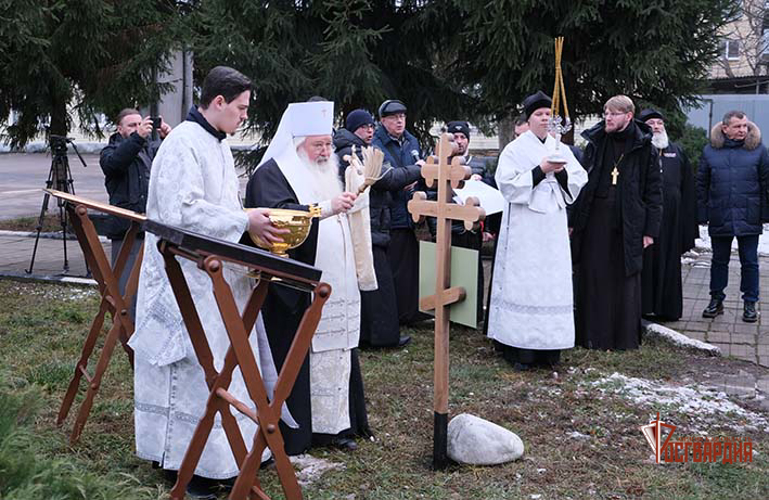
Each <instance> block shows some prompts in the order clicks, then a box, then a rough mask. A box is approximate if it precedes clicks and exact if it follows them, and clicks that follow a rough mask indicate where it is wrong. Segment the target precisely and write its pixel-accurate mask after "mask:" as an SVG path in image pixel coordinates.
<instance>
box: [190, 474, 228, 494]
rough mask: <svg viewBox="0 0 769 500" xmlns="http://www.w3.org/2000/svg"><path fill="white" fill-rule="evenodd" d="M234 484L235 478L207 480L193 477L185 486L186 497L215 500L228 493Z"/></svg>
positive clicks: (196, 476)
mask: <svg viewBox="0 0 769 500" xmlns="http://www.w3.org/2000/svg"><path fill="white" fill-rule="evenodd" d="M234 484H235V478H230V479H209V478H207V477H202V476H198V475H193V476H192V479H191V480H190V482H189V484H187V495H189V496H190V498H195V499H198V500H216V499H217V498H219V495H220V494H222V493H223V492H225V491H229V490H231V489H232V487H233V486H234Z"/></svg>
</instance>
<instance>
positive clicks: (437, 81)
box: [0, 0, 737, 145]
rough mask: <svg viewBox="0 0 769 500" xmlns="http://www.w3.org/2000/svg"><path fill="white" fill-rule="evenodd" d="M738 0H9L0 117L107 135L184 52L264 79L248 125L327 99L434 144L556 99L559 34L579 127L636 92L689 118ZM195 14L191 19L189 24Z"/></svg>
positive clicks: (24, 134)
mask: <svg viewBox="0 0 769 500" xmlns="http://www.w3.org/2000/svg"><path fill="white" fill-rule="evenodd" d="M736 8H737V7H736V2H733V1H732V0H675V1H674V0H612V1H610V0H589V1H584V2H561V1H558V0H542V1H534V0H518V1H511V0H462V1H460V0H445V1H436V0H432V1H430V0H400V1H396V0H315V1H311V0H277V1H275V0H269V1H268V0H207V1H205V2H202V1H194V0H188V1H181V0H178V1H173V0H153V1H151V2H146V1H141V0H123V1H116V0H78V1H75V0H59V1H54V0H44V1H40V2H29V1H26V0H0V19H2V23H0V69H2V71H0V116H4V115H7V113H8V112H9V111H10V110H11V109H13V110H15V111H16V112H17V115H16V118H17V119H16V121H15V122H14V124H13V125H11V126H10V127H7V130H5V132H6V137H5V139H6V140H7V141H10V142H11V143H12V144H13V145H23V144H24V143H25V142H26V141H28V140H29V139H30V138H31V137H33V136H34V135H35V134H36V133H37V132H38V130H39V128H40V127H41V125H42V124H45V123H47V122H49V121H50V131H51V133H57V134H64V133H66V131H67V130H68V129H69V127H70V125H71V123H70V115H69V113H68V111H69V110H68V108H67V106H68V104H72V105H73V106H74V108H72V110H71V111H74V112H76V113H78V114H79V116H80V119H81V123H83V124H84V126H85V127H86V128H87V129H89V130H91V131H93V132H96V133H97V134H99V133H100V132H101V131H100V129H99V124H98V123H97V122H96V120H95V115H94V113H95V112H97V111H98V112H106V113H108V114H113V113H115V112H116V111H117V110H118V109H120V108H122V107H124V106H126V105H131V104H147V103H149V102H150V101H152V100H153V99H155V98H156V97H157V96H158V95H160V92H161V91H163V88H162V87H161V86H158V85H156V84H153V83H152V81H153V79H152V75H153V72H157V71H161V70H162V69H163V68H164V66H165V65H166V64H167V61H166V59H165V56H167V54H168V53H169V52H170V51H171V50H174V49H175V48H177V47H179V46H180V45H182V44H184V45H185V46H189V47H190V48H191V49H192V51H193V53H194V58H195V81H197V82H201V81H202V77H203V76H204V75H205V74H206V73H207V72H208V70H210V69H211V68H212V67H213V66H216V65H219V64H227V65H230V66H233V67H235V68H237V69H239V70H241V71H242V72H243V73H245V74H246V75H248V76H250V77H251V78H252V79H253V80H254V82H255V87H256V89H255V92H254V93H253V97H252V108H251V113H250V117H249V122H248V126H249V127H250V128H252V129H255V130H258V131H260V132H262V133H263V135H262V139H261V144H262V145H264V144H267V143H268V142H269V139H270V138H271V137H272V135H273V134H274V132H275V130H276V128H277V125H278V123H279V120H280V117H281V114H282V112H283V110H284V109H285V107H286V105H287V104H288V103H289V102H293V101H301V100H306V99H308V98H309V97H311V96H313V95H321V96H324V97H326V98H328V99H330V100H333V101H334V102H335V103H336V104H337V112H338V118H339V123H341V118H342V117H343V116H344V115H345V114H346V113H347V112H349V111H351V110H352V109H355V108H359V107H362V108H366V109H369V110H370V111H372V112H374V113H375V112H376V108H377V107H378V105H379V104H380V103H381V102H382V101H383V100H384V99H389V98H397V99H401V100H402V101H404V102H405V103H406V105H407V106H408V108H409V112H408V118H409V124H408V128H409V130H412V131H413V132H415V133H416V135H417V136H418V137H419V138H420V139H422V140H423V143H424V140H425V139H426V138H427V130H428V129H429V127H430V126H431V125H432V124H433V123H434V122H435V121H447V120H453V119H468V120H470V121H472V122H473V123H475V124H478V125H481V126H482V127H484V128H485V130H489V128H488V125H489V124H491V123H493V122H495V121H498V120H501V119H505V118H508V117H509V116H510V115H511V114H515V113H516V112H517V108H518V105H519V103H520V102H521V100H522V99H523V97H525V96H526V95H527V94H529V93H531V92H533V91H535V90H538V89H543V90H545V91H547V92H551V91H552V82H553V78H554V74H553V38H554V37H555V36H558V35H563V36H565V37H566V43H565V48H564V54H563V70H564V77H565V80H566V90H567V97H568V102H569V106H570V111H571V114H572V115H573V116H574V117H579V116H584V115H585V114H593V113H596V112H600V110H601V106H602V104H603V102H604V101H605V100H606V99H607V98H608V97H610V96H612V95H614V94H619V93H624V94H627V95H629V96H630V97H632V98H633V99H634V100H638V101H641V100H644V101H648V102H652V103H654V104H655V105H656V106H659V107H662V108H664V109H670V110H677V109H679V106H681V104H688V103H691V101H692V100H693V99H694V98H695V96H696V95H697V94H698V92H699V91H700V90H701V89H700V86H701V85H702V83H703V82H704V81H705V78H706V76H707V75H706V71H707V68H708V67H709V66H710V65H711V63H713V62H714V61H715V60H716V57H717V52H718V46H719V39H718V37H717V36H716V33H718V32H719V30H720V29H721V28H722V27H723V26H724V25H725V24H726V23H727V22H728V21H729V20H730V19H732V17H733V16H734V13H735V12H736ZM185 13H186V14H188V15H184V14H185Z"/></svg>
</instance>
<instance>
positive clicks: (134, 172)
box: [99, 108, 171, 316]
mask: <svg viewBox="0 0 769 500" xmlns="http://www.w3.org/2000/svg"><path fill="white" fill-rule="evenodd" d="M115 123H116V124H117V132H115V133H114V134H112V136H111V137H110V138H109V144H107V146H105V147H104V149H102V150H101V155H100V157H99V165H100V166H101V169H102V171H103V172H104V185H105V186H106V188H107V193H109V203H110V205H114V206H116V207H120V208H126V209H128V210H133V211H134V212H138V213H142V214H143V213H144V212H145V211H146V209H147V188H148V186H149V182H150V168H151V167H152V160H153V159H154V158H155V153H157V151H158V148H159V147H160V141H159V140H152V138H151V134H152V118H150V117H149V116H148V117H145V118H142V115H141V114H140V113H139V111H138V110H136V109H132V108H126V109H124V110H122V111H121V112H120V113H118V115H117V118H116V119H115ZM170 132H171V127H170V126H169V125H168V124H167V123H165V122H164V121H162V119H161V126H160V128H159V129H158V134H159V135H160V138H161V139H163V138H165V136H166V135H168V134H169V133H170ZM129 227H130V222H128V221H127V220H125V219H121V218H119V217H116V216H108V217H107V223H106V234H107V236H108V237H109V238H110V239H111V240H112V262H113V264H114V262H115V260H117V256H118V253H119V252H120V247H121V246H122V245H123V237H124V236H125V233H126V232H127V231H128V228H129ZM143 245H144V233H140V234H139V235H138V236H137V238H136V240H135V241H134V244H133V247H132V248H131V253H130V254H129V256H128V261H127V263H126V266H125V268H124V269H123V273H122V275H121V276H120V279H119V286H120V293H125V285H126V282H128V278H129V276H130V275H131V269H132V268H133V266H134V262H135V261H136V256H137V255H138V252H139V249H140V248H141V247H142V246H143ZM135 309H136V306H135V304H134V305H132V306H131V314H132V316H133V313H134V311H135Z"/></svg>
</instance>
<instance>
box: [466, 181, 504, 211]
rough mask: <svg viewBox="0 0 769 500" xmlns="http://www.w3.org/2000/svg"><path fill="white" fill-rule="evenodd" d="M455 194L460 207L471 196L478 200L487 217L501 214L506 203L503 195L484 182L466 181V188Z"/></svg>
mask: <svg viewBox="0 0 769 500" xmlns="http://www.w3.org/2000/svg"><path fill="white" fill-rule="evenodd" d="M454 194H455V196H454V202H455V203H457V204H459V205H464V204H465V200H467V198H469V197H471V196H473V197H475V198H477V199H478V202H479V203H480V205H481V207H482V208H483V209H484V210H485V211H486V215H491V214H496V213H498V212H501V211H502V209H503V208H504V207H505V203H506V202H505V198H504V197H503V196H502V193H500V192H499V191H498V190H496V189H494V188H493V187H491V186H489V185H488V184H486V183H485V182H483V181H474V180H469V181H465V187H463V188H462V189H455V190H454Z"/></svg>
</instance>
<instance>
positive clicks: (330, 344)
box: [246, 101, 370, 455]
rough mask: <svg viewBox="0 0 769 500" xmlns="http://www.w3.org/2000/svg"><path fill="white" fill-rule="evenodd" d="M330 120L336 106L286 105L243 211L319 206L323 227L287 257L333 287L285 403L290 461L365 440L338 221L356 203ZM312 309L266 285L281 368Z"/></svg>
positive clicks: (355, 322)
mask: <svg viewBox="0 0 769 500" xmlns="http://www.w3.org/2000/svg"><path fill="white" fill-rule="evenodd" d="M332 118H333V103H330V102H322V101H317V102H308V103H296V104H291V105H290V106H289V108H288V109H287V110H286V112H285V113H284V115H283V118H282V119H281V123H280V125H279V127H278V131H277V132H276V134H275V137H274V138H273V141H272V142H271V143H270V147H269V148H268V149H267V151H266V152H265V155H264V157H263V158H262V162H261V163H260V165H259V167H258V168H257V169H256V171H255V172H254V174H253V175H252V176H251V179H250V180H249V182H248V186H247V188H246V206H247V207H266V208H282V209H291V210H302V211H309V209H310V205H315V204H317V206H318V207H319V208H320V221H319V220H318V219H313V222H312V227H311V230H310V234H309V235H308V237H307V239H306V240H305V242H304V243H302V244H301V245H300V246H298V247H297V248H295V249H293V250H290V251H289V256H290V257H291V258H293V259H296V260H299V261H302V262H305V263H307V264H311V265H315V266H317V267H319V268H320V269H322V270H323V276H322V280H323V281H325V282H328V283H329V284H331V286H332V293H331V298H330V299H329V301H328V302H327V303H326V305H325V306H324V309H323V313H322V315H321V321H320V323H319V325H318V328H317V330H316V332H315V336H314V337H313V341H312V346H311V351H310V354H309V355H308V357H307V358H306V359H305V361H304V363H303V364H302V368H301V370H300V372H299V375H298V377H297V380H296V383H295V384H294V387H293V389H292V391H291V394H290V395H289V397H288V399H287V400H286V403H287V405H288V408H289V410H290V412H291V415H292V417H293V418H294V420H295V421H296V422H297V423H298V424H299V427H298V428H296V429H292V428H289V427H288V426H287V425H286V424H285V423H284V422H281V423H280V428H281V432H282V434H283V438H284V441H285V449H286V453H288V454H289V455H298V454H301V453H304V452H305V451H306V450H307V449H308V448H310V447H311V446H326V445H334V446H337V447H340V448H342V449H345V450H354V449H356V448H357V445H356V443H355V441H354V440H353V439H352V438H354V437H355V436H359V435H361V436H369V435H370V431H369V428H368V419H367V414H366V407H365V400H364V393H363V379H362V376H361V371H360V365H359V361H358V350H357V345H358V332H359V323H360V303H359V292H358V283H357V280H356V277H355V268H354V259H353V256H352V252H351V248H350V247H351V244H350V239H349V236H350V235H349V229H347V228H346V227H345V225H346V224H347V219H346V218H345V217H344V215H343V214H345V213H346V212H347V211H348V210H350V209H351V208H352V206H353V203H354V201H355V198H356V197H355V195H354V194H352V193H346V192H342V189H341V184H340V182H339V178H338V165H337V163H336V157H335V156H334V155H333V152H332V148H331V145H332V143H331V123H332V122H331V120H332ZM332 160H333V161H332ZM350 270H351V271H352V274H351V276H350V273H349V271H350ZM309 305H310V294H309V293H305V292H299V291H297V290H294V289H291V288H288V287H286V286H280V285H276V284H271V285H270V286H269V290H268V294H267V297H266V299H265V303H264V306H263V307H262V319H263V321H264V326H265V330H266V333H267V338H268V339H269V342H270V349H271V351H272V354H273V358H274V360H275V364H276V367H277V368H278V370H280V369H281V368H282V366H283V363H284V361H285V359H286V356H287V354H288V350H289V348H290V347H291V343H292V341H293V339H294V335H295V334H296V330H297V328H298V326H299V322H300V320H301V318H302V316H303V314H304V311H305V310H306V309H307V307H309Z"/></svg>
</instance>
